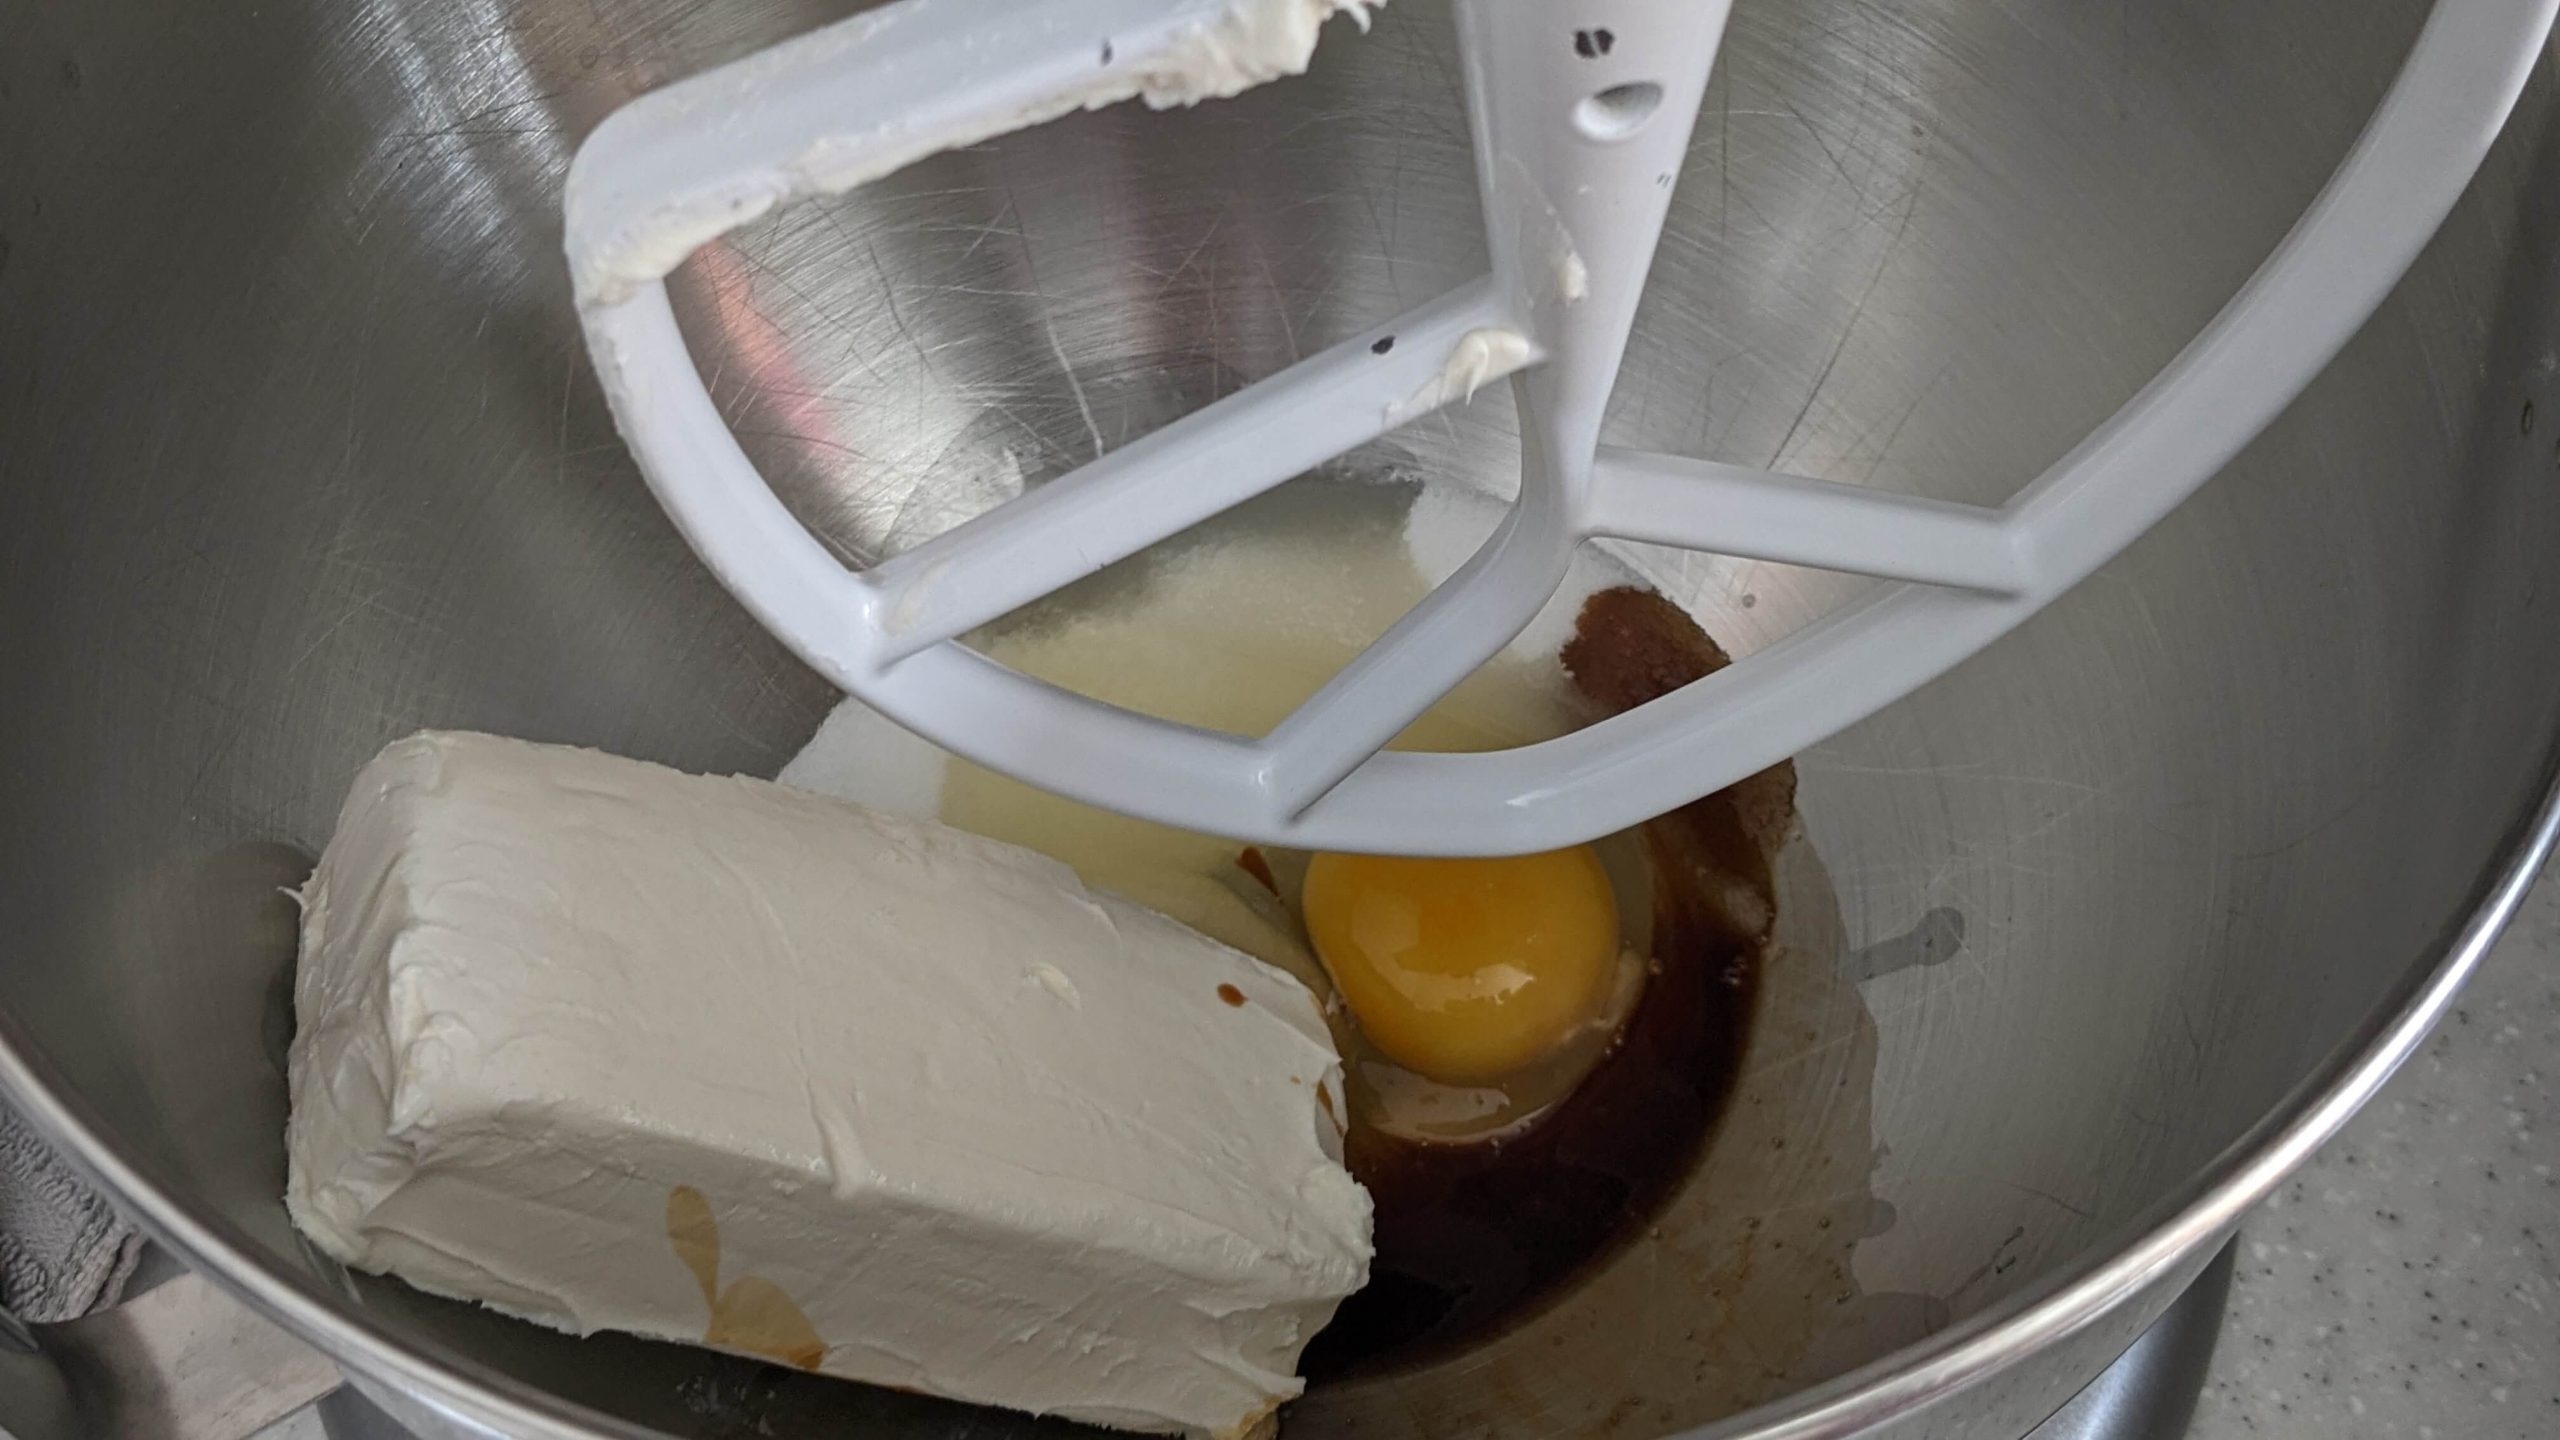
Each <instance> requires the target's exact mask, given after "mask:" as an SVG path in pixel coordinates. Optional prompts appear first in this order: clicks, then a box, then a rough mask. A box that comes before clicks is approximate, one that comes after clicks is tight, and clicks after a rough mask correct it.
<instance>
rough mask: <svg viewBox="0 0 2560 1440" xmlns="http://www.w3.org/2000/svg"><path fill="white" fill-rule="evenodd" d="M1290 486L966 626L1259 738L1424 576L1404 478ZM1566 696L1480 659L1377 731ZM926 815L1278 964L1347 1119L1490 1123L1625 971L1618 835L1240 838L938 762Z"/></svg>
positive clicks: (1644, 921)
mask: <svg viewBox="0 0 2560 1440" xmlns="http://www.w3.org/2000/svg"><path fill="white" fill-rule="evenodd" d="M1301 485H1302V486H1304V488H1303V489H1301V488H1300V487H1291V490H1296V491H1298V493H1296V494H1294V495H1293V494H1291V493H1290V491H1282V492H1279V493H1276V494H1274V495H1272V496H1269V497H1266V498H1265V499H1264V500H1262V501H1259V502H1256V503H1255V504H1254V505H1252V506H1248V507H1246V508H1245V509H1243V510H1241V511H1239V512H1237V513H1236V514H1233V515H1230V516H1228V517H1224V518H1222V519H1221V520H1220V521H1217V522H1213V523H1212V524H1211V525H1209V526H1206V527H1203V528H1202V529H1201V530H1200V531H1198V532H1195V535H1194V536H1193V537H1191V538H1190V539H1188V540H1186V541H1185V542H1182V543H1180V544H1179V545H1177V546H1175V547H1167V548H1164V549H1160V550H1158V551H1155V552H1150V553H1149V554H1148V555H1146V556H1142V557H1140V559H1139V560H1137V561H1134V562H1130V563H1129V564H1127V565H1124V566H1120V567H1114V569H1112V570H1109V571H1105V572H1104V573H1103V574H1102V575H1101V576H1098V577H1096V579H1095V580H1093V581H1090V582H1087V583H1086V584H1085V585H1084V586H1082V587H1079V588H1078V589H1077V590H1074V591H1070V592H1067V593H1065V594H1062V595H1061V596H1059V597H1057V598H1056V599H1054V600H1052V601H1050V602H1047V603H1044V604H1043V605H1042V606H1040V607H1037V608H1035V609H1033V610H1031V611H1027V612H1025V613H1024V614H1023V615H1021V616H1019V617H1016V618H1015V619H1013V620H1011V621H1009V622H1005V623H1003V624H1001V625H999V626H997V627H993V628H991V629H990V630H989V631H987V632H985V633H982V634H980V635H978V636H976V637H974V638H973V640H972V643H973V644H974V645H976V646H977V647H978V648H979V649H980V650H982V651H984V652H985V653H986V654H988V655H989V656H990V657H991V658H993V659H995V660H998V661H1001V662H1002V663H1004V664H1006V665H1009V666H1012V667H1013V668H1015V669H1017V670H1020V671H1023V672H1025V673H1027V674H1031V675H1036V676H1039V677H1040V678H1042V679H1045V680H1048V681H1051V682H1052V683H1054V684H1057V685H1060V686H1063V687H1065V688H1067V689H1070V690H1075V691H1078V692H1080V693H1083V694H1085V695H1089V696H1092V697H1094V698H1096V699H1100V700H1105V701H1108V702H1110V703H1113V704H1116V705H1121V706H1125V707H1127V708H1129V709H1132V710H1139V711H1143V712H1145V713H1148V714H1152V715H1158V716H1162V717H1164V718H1166V719H1171V720H1177V721H1181V722H1183V723H1185V724H1190V725H1198V726H1202V727H1204V728H1208V729H1214V730H1223V731H1227V732H1229V733H1233V734H1242V735H1261V734H1264V733H1267V732H1268V731H1269V730H1270V728H1271V727H1272V726H1273V725H1275V724H1277V723H1278V722H1279V721H1280V720H1281V719H1282V718H1283V717H1285V716H1286V715H1287V714H1288V713H1289V712H1290V711H1291V710H1293V709H1295V708H1296V707H1297V706H1298V705H1299V704H1300V703H1301V702H1302V701H1304V700H1305V699H1306V698H1307V697H1308V696H1309V695H1312V694H1313V693H1315V691H1316V689H1317V688H1318V687H1320V686H1321V685H1322V684H1323V683H1324V682H1325V681H1326V680H1327V679H1328V678H1330V677H1331V676H1332V674H1333V673H1334V672H1335V671H1336V670H1338V669H1339V668H1340V667H1341V666H1342V665H1343V664H1345V663H1346V662H1348V661H1349V660H1350V659H1351V658H1352V657H1353V656H1355V655H1357V654H1358V653H1359V652H1360V650H1361V649H1362V648H1363V647H1365V646H1366V645H1367V644H1368V643H1369V642H1370V641H1371V640H1373V639H1375V638H1376V637H1377V636H1378V635H1379V634H1381V633H1383V632H1384V631H1385V630H1386V628H1387V627H1388V626H1389V625H1391V624H1393V623H1394V622H1395V620H1396V618H1397V617H1398V616H1400V615H1402V614H1403V613H1404V612H1405V611H1406V610H1407V609H1408V608H1410V607H1411V606H1412V605H1413V603H1414V602H1415V601H1417V600H1419V599H1420V598H1421V597H1422V596H1423V594H1424V593H1426V591H1427V590H1428V588H1429V586H1428V583H1427V582H1426V580H1425V578H1424V576H1423V574H1422V572H1421V571H1420V570H1419V569H1418V568H1417V567H1416V565H1415V563H1414V560H1413V557H1412V553H1411V551H1410V550H1409V549H1408V547H1407V543H1406V537H1405V534H1404V514H1403V511H1404V508H1405V506H1406V505H1407V504H1408V503H1409V500H1410V495H1409V492H1403V491H1399V490H1396V489H1394V488H1391V487H1385V486H1378V485H1370V484H1357V483H1348V482H1334V483H1324V482H1317V483H1315V484H1312V485H1309V484H1307V483H1306V482H1301ZM1569 696H1570V691H1569V688H1568V686H1567V683H1566V681H1565V678H1564V676H1563V673H1562V671H1561V669H1560V668H1559V667H1558V666H1557V665H1556V663H1555V661H1554V658H1553V654H1552V652H1551V651H1550V652H1548V653H1546V654H1544V655H1539V656H1530V655H1521V654H1511V655H1505V656H1503V657H1499V658H1497V659H1496V660H1494V661H1493V662H1492V663H1490V664H1488V665H1487V666H1485V667H1484V668H1483V669H1482V670H1480V671H1479V672H1478V673H1477V674H1476V675H1474V676H1473V677H1471V678H1470V679H1469V680H1467V681H1466V683H1464V684H1463V685H1461V686H1460V687H1459V688H1458V689H1457V690H1456V691H1454V692H1452V693H1451V694H1450V695H1449V696H1448V697H1447V698H1446V699H1444V700H1443V701H1442V702H1441V703H1440V704H1439V705H1438V706H1436V707H1434V708H1433V709H1432V710H1431V712H1430V713H1428V714H1426V715H1424V716H1423V717H1422V718H1421V719H1420V720H1418V721H1416V722H1415V723H1414V725H1413V726H1412V727H1411V728H1409V729H1408V730H1407V731H1406V732H1405V733H1404V734H1403V735H1402V736H1401V737H1399V738H1398V740H1397V742H1396V748H1400V749H1413V750H1440V751H1469V750H1487V749H1494V748H1499V747H1503V746H1509V745H1518V744H1525V743H1529V742H1531V741H1536V740H1541V739H1546V738H1549V737H1551V736H1554V735H1559V734H1562V733H1564V732H1565V731H1567V730H1569V729H1571V728H1573V726H1574V724H1575V723H1576V721H1577V716H1578V712H1577V711H1576V709H1575V708H1574V705H1573V703H1572V701H1571V700H1570V698H1569ZM938 810H939V814H940V816H941V818H942V819H944V820H946V821H948V822H949V823H951V824H954V825H957V826H959V827H961V828H963V829H967V830H974V831H976V832H978V833H980V834H982V835H988V836H992V837H994V838H996V839H1000V840H1009V841H1012V842H1014V843H1016V844H1020V845H1027V846H1029V847H1031V848H1032V849H1035V850H1039V851H1042V852H1044V853H1046V854H1049V855H1051V856H1054V857H1056V858H1057V859H1059V860H1062V861H1064V862H1066V863H1067V864H1069V865H1071V866H1073V867H1075V869H1076V870H1077V872H1078V873H1079V874H1081V875H1082V876H1083V877H1084V879H1085V880H1086V882H1087V883H1089V884H1092V885H1096V886H1099V887H1102V888H1105V889H1109V890H1114V891H1117V892H1119V893H1120V894H1123V895H1126V896H1128V897H1129V898H1130V899H1133V900H1136V901H1137V902H1139V903H1140V904H1143V905H1147V906H1149V907H1151V908H1154V909H1157V910H1161V911H1163V912H1164V913H1166V914H1169V915H1171V916H1173V917H1174V918H1175V919H1177V920H1180V921H1182V922H1184V923H1185V924H1187V925H1190V926H1191V927H1193V928H1194V929H1197V930H1200V931H1202V932H1203V933H1205V934H1207V935H1209V936H1211V937H1212V938H1214V939H1217V940H1221V941H1224V942H1225V943H1227V944H1229V945H1233V946H1235V947H1236V948H1237V949H1240V950H1243V951H1245V952H1246V953H1248V954H1251V955H1253V956H1256V957H1257V958H1259V959H1262V960H1264V961H1266V962H1268V963H1270V964H1272V965H1275V966H1277V967H1279V968H1281V969H1283V970H1286V971H1288V972H1290V973H1291V974H1293V975H1295V976H1297V977H1298V978H1299V979H1300V980H1301V981H1303V982H1304V983H1305V984H1306V985H1307V986H1308V987H1309V988H1310V989H1312V990H1314V991H1315V992H1316V994H1317V995H1318V997H1319V999H1320V1000H1322V1001H1323V1002H1324V1009H1325V1012H1326V1015H1327V1018H1328V1020H1329V1021H1330V1022H1331V1023H1332V1025H1333V1027H1334V1030H1335V1040H1336V1042H1337V1044H1338V1045H1339V1046H1340V1048H1341V1049H1342V1051H1343V1055H1344V1059H1345V1061H1346V1064H1345V1070H1346V1073H1347V1084H1348V1088H1349V1091H1350V1094H1349V1096H1348V1099H1349V1102H1350V1112H1351V1114H1350V1119H1351V1121H1352V1123H1353V1124H1355V1125H1358V1124H1363V1123H1365V1124H1369V1125H1374V1126H1377V1127H1380V1128H1382V1129H1385V1130H1388V1131H1392V1132H1395V1133H1398V1134H1403V1135H1407V1136H1410V1137H1413V1138H1419V1139H1429V1140H1442V1141H1464V1140H1475V1139H1483V1138H1489V1137H1492V1136H1497V1135H1500V1134H1503V1133H1505V1132H1507V1131H1508V1130H1510V1129H1512V1128H1514V1127H1516V1126H1518V1125H1520V1124H1523V1123H1525V1122H1526V1121H1528V1120H1529V1119H1532V1118H1534V1117H1535V1116H1536V1115H1537V1114H1539V1113H1540V1112H1542V1111H1544V1110H1545V1109H1547V1108H1548V1107H1549V1106H1551V1105H1553V1104H1554V1103H1555V1102H1556V1101H1557V1100H1560V1099H1562V1098H1563V1097H1564V1095H1565V1094H1567V1093H1569V1092H1570V1091H1571V1090H1572V1088H1573V1085H1574V1084H1575V1082H1577V1081H1578V1080H1579V1079H1580V1078H1581V1077H1582V1076H1583V1075H1584V1074H1586V1073H1588V1072H1589V1070H1590V1068H1591V1067H1592V1066H1593V1065H1594V1064H1596V1063H1598V1060H1599V1058H1600V1056H1601V1055H1602V1054H1604V1053H1605V1052H1606V1051H1607V1048H1608V1044H1609V1041H1610V1039H1611V1038H1612V1036H1613V1035H1614V1034H1615V1033H1616V1030H1617V1028H1618V1024H1619V1022H1620V1021H1622V1020H1623V1019H1624V1018H1625V1017H1626V1015H1627V1014H1628V1013H1629V1011H1630V1010H1631V1009H1632V1008H1633V1006H1634V1002H1635V999H1636V996H1637V995H1638V993H1639V992H1640V990H1641V988H1642V981H1643V973H1644V971H1643V966H1642V964H1641V963H1640V961H1639V960H1638V958H1637V957H1638V953H1639V950H1640V948H1641V946H1642V944H1643V943H1644V942H1645V941H1646V940H1647V938H1648V935H1647V934H1646V930H1647V927H1648V925H1649V918H1650V917H1649V913H1648V912H1649V897H1650V894H1651V891H1650V876H1649V874H1648V872H1647V870H1646V867H1645V862H1644V861H1643V859H1642V858H1641V856H1642V851H1641V849H1640V848H1639V847H1638V846H1637V845H1635V844H1634V843H1633V841H1632V840H1631V839H1628V838H1625V837H1621V838H1619V839H1617V840H1614V841H1603V842H1601V844H1600V845H1598V846H1597V847H1593V846H1584V847H1578V848H1576V849H1574V850H1568V851H1563V852H1557V853H1555V854H1550V855H1542V856H1529V857H1522V858H1518V859H1506V860H1447V861H1417V860H1399V859H1383V858H1379V857H1367V856H1349V855H1321V856H1310V855H1307V854H1305V853H1303V852H1290V851H1286V850H1272V851H1267V852H1266V851H1261V850H1252V851H1248V850H1247V848H1246V847H1242V846H1239V845H1238V844H1237V843H1236V842H1235V841H1233V840H1228V839H1222V838H1219V837H1216V836H1210V835H1200V834H1194V833H1191V832H1188V831H1182V830H1176V829H1172V828H1170V827H1167V826H1162V825H1156V824H1152V823H1149V822H1146V821H1142V820H1133V819H1130V818H1128V817H1126V816H1122V815H1117V814H1112V813H1109V812H1106V811H1102V810H1097V809H1093V808H1091V807H1089V806H1085V805H1081V804H1078V803H1076V802H1074V801H1071V800H1065V799H1061V798H1059V797H1058V796H1055V795H1051V794H1048V793H1046V792H1043V791H1040V790H1036V789H1033V788H1031V787H1029V786H1026V785H1023V784H1021V783H1020V782H1018V781H1015V780H1011V779H1008V778H1006V777H1004V776H1001V775H997V774H995V773H993V772H991V771H988V770H984V769H981V768H980V767H977V766H975V765H970V764H968V763H966V762H961V761H954V762H952V764H951V766H950V769H949V771H948V772H947V773H946V774H945V776H944V778H943V783H942V786H941V791H940V801H939V806H938ZM1319 956H1321V959H1320V958H1319Z"/></svg>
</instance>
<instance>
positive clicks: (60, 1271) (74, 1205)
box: [0, 1105, 142, 1324]
mask: <svg viewBox="0 0 2560 1440" xmlns="http://www.w3.org/2000/svg"><path fill="white" fill-rule="evenodd" d="M141 1256H142V1236H141V1234H140V1232H138V1231H136V1230H135V1229H134V1228H133V1227H132V1226H131V1225H128V1224H126V1223H125V1220H124V1217H123V1216H121V1215H118V1214H117V1213H116V1211H115V1207H114V1206H111V1205H109V1204H108V1203H107V1202H106V1201H105V1199H103V1198H102V1197H100V1196H99V1194H98V1192H97V1191H95V1190H92V1189H91V1188H89V1184H88V1182H87V1181H85V1180H83V1179H81V1178H80V1176H79V1175H78V1174H77V1173H75V1172H74V1171H73V1170H72V1169H71V1167H70V1166H69V1165H66V1164H64V1163H63V1160H62V1157H60V1156H58V1155H56V1154H55V1153H54V1152H53V1147H52V1146H50V1145H48V1144H46V1143H45V1140H44V1138H43V1137H42V1136H40V1135H38V1134H37V1133H36V1132H35V1130H34V1129H33V1128H31V1127H30V1126H29V1125H28V1124H27V1122H25V1121H24V1120H21V1119H19V1118H18V1113H17V1112H16V1111H15V1110H12V1109H10V1108H9V1107H7V1106H6V1105H0V1307H6V1309H7V1310H8V1312H9V1313H10V1314H12V1315H14V1316H16V1317H17V1318H18V1319H20V1320H24V1321H27V1322H30V1323H33V1324H49V1323H51V1322H54V1321H57V1320H76V1319H78V1318H80V1317H81V1316H83V1315H86V1314H88V1313H89V1312H90V1311H92V1310H96V1309H99V1308H101V1307H104V1306H107V1305H112V1304H114V1303H115V1302H116V1299H117V1298H118V1297H119V1296H121V1295H122V1294H123V1293H124V1287H125V1282H126V1281H127V1280H129V1279H131V1278H132V1276H133V1267H134V1265H135V1263H136V1262H137V1261H138V1260H139V1259H140V1258H141Z"/></svg>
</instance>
